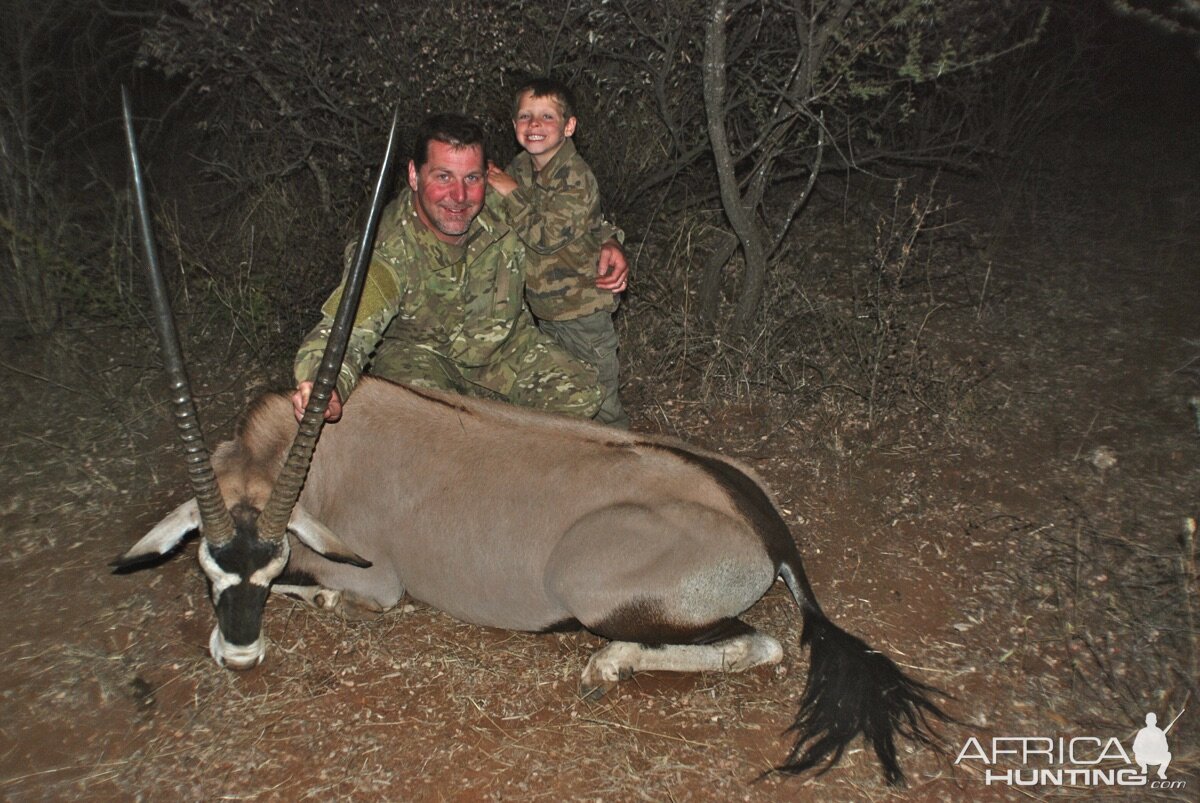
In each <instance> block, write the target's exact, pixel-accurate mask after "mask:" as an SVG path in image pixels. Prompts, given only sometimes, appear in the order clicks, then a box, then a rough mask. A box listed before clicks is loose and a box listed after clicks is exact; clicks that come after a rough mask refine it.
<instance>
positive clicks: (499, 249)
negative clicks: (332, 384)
mask: <svg viewBox="0 0 1200 803" xmlns="http://www.w3.org/2000/svg"><path fill="white" fill-rule="evenodd" d="M353 248H354V244H353V243H351V244H350V246H348V247H347V249H346V251H347V256H346V260H347V262H349V260H350V259H352V258H353ZM525 251H526V249H525V246H524V245H523V244H522V243H521V241H520V240H519V239H518V238H517V236H516V234H515V233H514V232H513V231H512V229H511V228H510V227H509V226H508V225H507V224H506V223H505V222H503V221H502V220H501V219H500V218H499V217H498V216H497V215H496V214H495V212H494V211H492V210H491V209H489V208H488V207H487V206H486V205H485V206H484V208H483V211H481V212H480V214H479V216H478V217H477V218H475V220H474V221H473V222H472V223H471V227H470V228H469V229H468V230H467V236H466V241H465V244H464V245H463V246H461V247H455V246H449V245H446V244H445V243H443V242H441V241H440V240H438V239H437V237H435V236H434V235H433V233H432V232H431V231H430V230H429V229H428V228H426V227H425V225H424V224H423V223H421V221H420V219H419V218H418V217H417V213H416V210H415V208H414V207H413V200H412V191H411V190H409V189H408V188H405V189H403V190H402V191H401V192H400V193H399V195H397V197H396V199H395V200H393V201H392V202H391V203H390V204H388V206H387V208H386V209H384V211H383V216H382V218H381V220H380V225H379V233H378V235H377V236H376V240H375V251H374V253H373V254H372V256H371V265H370V268H369V270H368V272H367V282H366V286H365V287H364V289H363V298H362V301H361V302H360V303H359V306H358V314H357V315H356V316H355V319H354V329H353V332H352V334H351V336H350V344H349V346H348V347H347V350H346V359H345V361H344V362H343V363H342V371H341V374H340V375H339V376H338V393H339V395H340V396H341V397H342V399H343V400H345V399H347V398H349V396H350V393H351V392H352V391H353V390H354V386H355V385H356V384H357V383H358V379H359V377H360V376H361V375H362V371H363V368H364V367H365V366H366V364H367V361H368V360H369V359H370V357H371V354H372V352H374V351H375V349H376V347H377V346H378V345H379V343H380V342H381V340H383V339H385V338H397V339H400V340H403V341H405V342H406V343H408V344H414V345H416V346H417V347H418V348H427V349H430V350H431V351H434V352H437V353H438V354H441V355H442V356H444V357H447V358H449V359H450V360H452V361H454V362H456V363H458V364H459V365H461V366H464V367H466V366H483V365H490V364H491V363H492V362H493V361H494V360H495V359H496V357H497V354H498V353H499V352H500V349H501V347H502V346H503V345H505V344H506V343H507V342H508V341H510V340H511V339H513V338H515V337H517V336H518V334H520V333H521V332H522V330H523V329H525V328H526V327H529V328H533V327H534V323H533V319H532V318H531V317H530V315H529V310H528V309H527V308H526V307H525V305H524V304H523V303H522V298H521V291H522V288H523V285H524V278H525V277H524V275H523V267H524V266H523V261H524V259H525ZM342 281H343V284H342V285H339V286H338V288H337V289H336V290H335V291H334V292H333V294H332V295H331V296H330V297H329V300H328V301H326V302H325V304H324V306H322V307H321V312H322V319H321V322H320V323H319V324H318V325H317V326H316V328H314V329H313V330H312V332H310V333H309V335H308V337H306V338H305V339H304V342H303V343H301V344H300V349H299V351H298V352H297V354H296V362H295V374H296V381H297V382H303V381H309V380H311V379H312V378H313V377H314V376H315V375H316V372H317V367H318V365H319V364H320V360H321V353H322V351H323V350H324V348H325V343H326V341H327V340H328V338H329V329H330V327H331V326H332V325H333V313H334V312H335V311H336V310H337V305H338V302H339V301H340V299H341V295H342V289H343V287H344V282H345V278H344V277H343V280H342Z"/></svg>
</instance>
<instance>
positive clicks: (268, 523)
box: [258, 110, 400, 540]
mask: <svg viewBox="0 0 1200 803" xmlns="http://www.w3.org/2000/svg"><path fill="white" fill-rule="evenodd" d="M399 119H400V112H399V110H397V112H396V113H395V114H394V115H393V116H392V130H391V132H390V133H389V134H388V141H387V150H386V151H385V152H384V155H383V166H382V167H381V168H380V169H379V179H378V180H377V181H376V182H375V192H374V194H373V195H372V196H371V211H370V214H369V215H368V216H367V225H366V226H365V227H364V228H363V232H362V236H361V237H360V238H359V241H358V251H357V252H356V253H355V256H354V262H353V264H352V266H351V268H350V273H349V274H348V275H347V276H346V287H345V290H344V291H343V293H342V300H341V302H340V303H339V304H338V309H337V314H336V315H335V316H334V319H333V327H332V328H331V329H330V330H329V339H328V340H326V342H325V351H324V353H323V354H322V355H321V367H320V368H318V369H317V377H316V379H315V380H314V381H313V389H312V394H311V395H310V396H309V399H308V406H307V407H306V408H305V409H304V417H303V418H301V419H300V431H299V432H297V433H296V439H295V440H294V441H292V449H291V451H290V452H289V453H288V456H287V462H285V463H284V465H283V469H282V470H281V471H280V472H279V479H278V480H276V482H275V487H274V488H273V489H272V490H271V498H270V499H268V500H267V504H266V506H265V507H264V508H263V511H262V513H261V514H259V517H258V536H259V538H263V539H272V540H277V539H281V538H283V537H284V533H286V532H287V525H288V519H289V518H291V515H292V509H293V508H294V507H295V506H296V500H298V499H299V498H300V490H301V489H302V488H303V487H304V479H305V477H307V476H308V467H309V465H310V464H311V463H312V456H313V450H314V449H316V447H317V438H318V437H319V436H320V434H321V427H322V426H324V424H325V408H326V407H328V406H329V399H330V397H331V396H332V394H333V390H334V388H335V387H336V383H337V377H338V372H339V371H340V370H341V368H342V358H343V357H345V356H346V344H347V343H348V342H349V341H350V331H351V329H352V327H353V325H354V315H355V313H356V312H357V311H358V302H359V299H360V298H361V297H362V289H363V285H364V284H365V283H366V279H367V268H368V267H369V266H370V264H371V252H372V251H373V250H374V248H375V232H376V231H377V230H378V228H379V217H380V215H381V214H382V213H383V205H384V201H385V200H386V198H385V193H386V191H387V187H388V184H389V182H390V180H391V175H392V169H393V166H394V163H395V160H396V128H397V124H398V122H399Z"/></svg>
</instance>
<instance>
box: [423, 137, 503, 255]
mask: <svg viewBox="0 0 1200 803" xmlns="http://www.w3.org/2000/svg"><path fill="white" fill-rule="evenodd" d="M408 185H409V186H410V187H411V188H412V191H413V196H414V199H415V200H416V207H417V216H418V217H420V218H421V222H422V223H424V224H425V225H426V226H427V227H428V228H429V230H430V231H432V232H433V234H434V236H436V237H437V238H438V239H439V240H441V241H442V242H444V243H450V244H451V245H458V244H460V243H461V242H462V238H463V235H464V234H466V233H467V229H468V228H469V227H470V226H471V221H473V220H474V219H475V217H476V215H478V214H479V212H480V210H481V209H483V194H484V192H485V191H486V189H487V170H486V169H485V166H484V164H483V148H481V147H480V146H478V145H469V146H467V147H465V148H455V147H454V146H452V145H447V144H446V143H445V142H438V141H437V140H434V141H432V142H430V143H429V158H428V159H426V160H425V164H423V165H421V169H420V170H418V169H417V166H416V164H415V163H413V162H411V161H410V162H409V163H408Z"/></svg>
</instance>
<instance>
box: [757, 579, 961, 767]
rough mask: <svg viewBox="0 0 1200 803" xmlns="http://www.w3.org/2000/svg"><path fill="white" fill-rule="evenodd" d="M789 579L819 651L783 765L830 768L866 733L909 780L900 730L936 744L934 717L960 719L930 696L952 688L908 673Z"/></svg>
mask: <svg viewBox="0 0 1200 803" xmlns="http://www.w3.org/2000/svg"><path fill="white" fill-rule="evenodd" d="M797 568H798V567H797ZM801 571H802V570H801ZM783 574H784V578H785V580H790V579H791V578H788V577H787V574H788V572H784V573H783ZM802 576H803V575H802V574H801V577H802ZM788 585H789V586H792V590H793V594H794V595H796V597H797V602H798V603H799V604H800V606H801V608H802V610H803V611H804V633H803V635H802V636H801V638H800V641H801V643H802V644H808V645H810V646H811V651H810V662H809V668H808V683H807V685H806V687H805V690H804V699H802V700H801V701H800V712H799V713H798V714H797V715H796V721H795V723H793V724H792V726H791V727H790V728H788V729H787V732H788V733H791V732H795V733H796V734H797V737H796V745H795V746H794V747H793V748H792V751H791V752H790V753H789V754H788V757H787V760H786V761H785V762H784V763H783V764H781V765H780V766H778V767H776V768H775V770H776V771H777V772H786V773H790V774H799V773H802V772H805V771H807V770H810V769H812V768H813V767H816V766H818V765H820V764H823V763H824V764H825V766H824V767H823V768H822V770H821V772H825V771H826V770H828V769H829V768H830V767H831V766H833V764H835V763H836V762H837V761H838V759H840V758H841V757H842V754H843V753H844V752H845V750H846V747H847V746H848V745H849V744H850V742H851V741H852V740H853V739H854V737H855V736H857V735H858V734H859V733H861V734H863V736H864V737H865V738H866V739H867V740H868V741H869V742H870V743H871V745H872V746H873V747H874V748H875V755H877V756H878V757H879V762H880V763H881V764H882V765H883V772H884V775H885V776H886V777H887V781H888V783H889V784H892V785H899V784H901V783H903V781H904V773H903V772H902V771H901V770H900V763H899V761H897V759H896V742H895V735H896V734H897V733H898V734H900V735H901V736H904V737H906V738H908V739H911V740H913V741H916V742H920V743H921V744H926V745H930V746H932V747H935V748H936V747H937V746H938V745H939V743H940V741H939V739H938V737H937V735H936V733H935V732H934V731H933V729H932V728H931V727H930V720H931V719H939V720H942V721H943V722H953V719H952V718H951V717H949V716H947V715H946V714H945V713H944V712H943V711H942V710H941V709H940V708H938V706H937V705H935V704H934V703H933V701H932V700H931V699H930V695H941V696H946V695H945V694H944V693H942V692H940V691H938V690H937V689H935V688H933V687H932V686H927V685H925V684H924V683H920V682H918V681H916V680H913V679H912V678H910V677H908V676H906V675H905V674H904V672H902V671H901V670H900V667H898V666H896V664H895V662H893V661H892V660H891V659H890V658H888V657H887V656H886V655H884V654H883V653H881V652H878V651H877V650H874V649H872V648H871V647H869V646H867V644H866V643H865V642H863V640H862V639H859V638H857V637H855V636H852V635H850V634H849V633H847V632H846V631H844V630H842V629H841V628H840V627H838V626H837V625H835V624H834V623H833V622H831V621H829V618H828V617H826V616H825V614H824V613H823V612H822V611H821V609H820V607H819V606H817V605H816V603H815V600H813V599H812V597H811V589H810V588H808V584H807V581H806V580H805V581H804V582H803V587H804V591H807V592H808V594H807V595H804V596H808V599H803V598H802V596H801V595H800V594H796V593H795V592H797V591H799V590H800V589H799V588H796V587H795V586H794V584H793V583H792V582H788Z"/></svg>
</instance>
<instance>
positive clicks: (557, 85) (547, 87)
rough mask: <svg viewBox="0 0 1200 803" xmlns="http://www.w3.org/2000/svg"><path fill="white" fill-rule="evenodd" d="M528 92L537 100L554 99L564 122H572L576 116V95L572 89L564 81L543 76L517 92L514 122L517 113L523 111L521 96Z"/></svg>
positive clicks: (514, 105)
mask: <svg viewBox="0 0 1200 803" xmlns="http://www.w3.org/2000/svg"><path fill="white" fill-rule="evenodd" d="M526 92H528V93H529V94H531V95H533V96H534V97H535V98H544V97H547V96H548V97H551V98H553V99H554V102H555V103H557V104H558V110H559V112H561V113H562V116H563V119H564V120H570V119H571V118H572V117H574V116H575V95H574V93H572V92H571V88H570V87H568V86H567V85H566V84H564V83H563V82H562V81H559V80H557V79H554V78H551V77H549V76H547V75H543V76H540V77H538V78H531V79H529V80H528V81H526V82H525V83H524V84H522V85H521V88H520V89H518V90H517V94H516V98H515V99H514V100H513V119H514V120H515V119H517V113H518V112H520V110H521V96H522V95H524V94H525V93H526Z"/></svg>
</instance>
